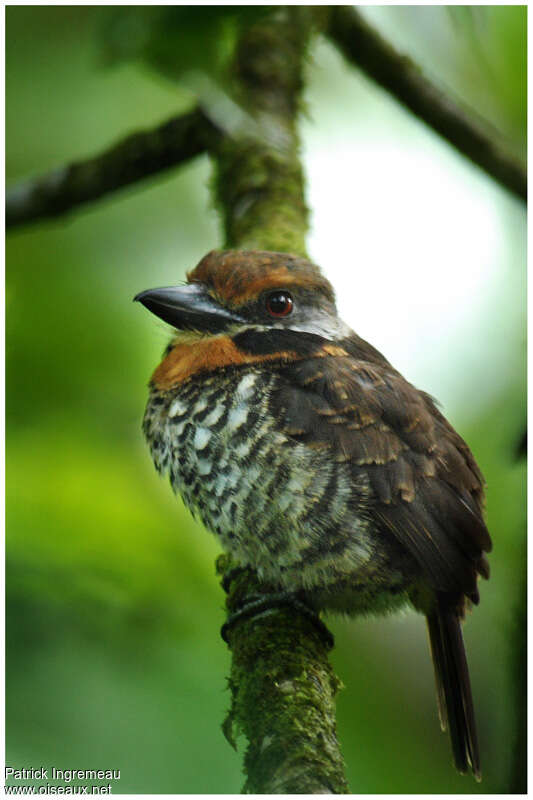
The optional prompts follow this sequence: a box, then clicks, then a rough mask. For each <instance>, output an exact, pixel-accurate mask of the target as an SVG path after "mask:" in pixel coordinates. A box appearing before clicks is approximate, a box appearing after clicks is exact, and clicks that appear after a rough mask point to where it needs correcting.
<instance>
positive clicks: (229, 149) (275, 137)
mask: <svg viewBox="0 0 533 800" xmlns="http://www.w3.org/2000/svg"><path fill="white" fill-rule="evenodd" d="M313 24H314V17H313V14H312V10H311V9H310V8H306V7H294V6H291V7H283V6H280V7H278V8H275V9H274V10H271V11H270V13H266V14H265V16H264V17H263V18H262V19H261V20H260V21H258V22H256V23H254V24H253V25H251V26H250V27H248V28H247V29H245V30H244V31H243V33H242V35H241V38H240V40H239V43H238V46H237V51H236V56H235V61H234V67H233V74H232V85H233V91H234V99H235V101H236V102H237V104H238V105H239V106H240V108H241V109H242V110H243V111H244V113H245V124H243V125H242V126H241V128H240V129H237V131H235V132H234V133H233V135H232V136H227V137H225V139H224V140H223V141H221V143H220V145H219V147H218V148H217V150H216V175H215V181H214V193H215V197H216V202H217V205H218V207H219V209H220V212H221V215H222V219H223V224H224V234H225V241H226V245H227V246H228V247H239V248H242V249H263V250H278V251H282V252H290V253H296V254H298V255H305V253H306V247H305V234H306V232H307V220H308V210H307V207H306V204H305V200H304V178H303V170H302V165H301V162H300V158H299V139H298V133H297V122H298V112H299V110H300V104H301V93H302V88H303V79H302V73H303V68H304V62H305V57H306V52H307V45H308V41H309V37H310V35H311V31H312V28H313Z"/></svg>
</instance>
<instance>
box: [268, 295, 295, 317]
mask: <svg viewBox="0 0 533 800" xmlns="http://www.w3.org/2000/svg"><path fill="white" fill-rule="evenodd" d="M293 305H294V303H293V302H292V297H291V296H290V294H289V293H288V292H284V291H279V292H271V293H270V294H269V295H268V297H267V299H266V307H267V311H268V313H269V314H270V315H271V316H272V317H286V316H287V315H288V314H290V313H291V311H292V308H293Z"/></svg>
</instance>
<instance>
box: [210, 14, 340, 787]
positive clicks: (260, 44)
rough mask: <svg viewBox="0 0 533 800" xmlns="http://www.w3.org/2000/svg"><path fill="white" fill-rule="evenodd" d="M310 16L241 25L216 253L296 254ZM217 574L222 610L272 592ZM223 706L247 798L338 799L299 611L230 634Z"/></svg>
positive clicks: (329, 674) (331, 747)
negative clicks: (236, 117) (241, 751)
mask: <svg viewBox="0 0 533 800" xmlns="http://www.w3.org/2000/svg"><path fill="white" fill-rule="evenodd" d="M320 17H321V15H320V12H317V11H316V9H313V8H310V7H301V6H300V7H294V6H291V7H270V8H266V9H265V13H264V15H263V16H262V17H261V18H260V19H259V20H257V21H255V22H254V23H253V24H252V25H250V26H248V27H247V28H245V29H243V32H242V34H241V37H240V40H239V42H238V45H237V50H236V55H235V62H234V69H233V73H232V83H233V99H234V101H235V102H236V103H237V104H238V106H239V113H242V124H240V125H237V126H235V127H234V129H233V130H232V133H231V135H229V134H228V132H227V131H226V135H225V137H224V138H223V139H222V140H220V141H219V143H218V144H217V146H216V147H215V149H214V150H213V151H212V155H213V156H214V161H215V177H214V185H213V189H214V195H215V202H216V204H217V206H218V207H219V210H220V213H221V216H222V219H223V225H224V237H225V246H226V247H231V248H238V249H262V250H275V251H281V252H290V253H295V254H298V255H306V247H305V235H306V233H307V227H308V210H307V207H306V204H305V199H304V177H303V169H302V165H301V162H300V158H299V150H300V147H299V138H298V129H297V123H298V114H299V111H300V106H301V92H302V87H303V78H302V74H303V70H304V65H305V58H306V52H307V47H308V43H309V39H310V36H311V35H312V32H313V28H314V26H315V25H316V22H317V20H319V19H320ZM217 570H218V572H219V574H220V575H221V576H222V585H223V587H224V589H225V590H226V591H227V592H228V598H227V607H228V612H229V613H230V614H231V613H232V612H234V611H235V610H236V609H238V608H241V607H242V606H243V604H245V603H246V601H247V600H250V598H255V597H257V595H260V594H261V595H262V594H265V593H268V591H269V589H270V591H275V587H266V586H265V585H264V584H261V583H260V581H259V579H258V578H257V575H256V574H255V573H254V572H253V570H251V569H235V564H234V562H232V560H231V558H230V557H229V556H221V557H220V559H219V561H218V563H217ZM228 644H229V647H230V650H231V652H232V663H231V673H230V677H229V688H230V692H231V706H230V710H229V712H228V716H227V719H226V721H225V723H224V725H223V730H224V733H225V735H226V737H227V738H228V740H229V741H230V743H231V744H233V745H235V742H236V740H238V738H239V736H244V737H245V738H246V740H247V748H246V754H245V758H244V770H245V774H246V782H245V785H244V788H243V792H245V793H250V794H252V793H256V794H341V793H347V792H348V787H347V784H346V779H345V777H344V764H343V760H342V756H341V754H340V749H339V744H338V741H337V734H336V723H335V694H336V692H337V690H338V689H339V686H340V682H339V680H338V678H337V677H336V676H335V674H334V672H333V670H332V668H331V665H330V663H329V660H328V643H327V641H326V639H325V638H324V636H323V635H321V633H320V630H319V629H318V628H317V627H316V625H315V624H314V623H313V622H312V621H311V619H310V618H309V617H308V616H306V615H305V614H304V613H302V612H301V611H298V610H297V609H296V608H294V607H291V606H286V607H281V608H280V607H277V608H273V609H270V610H268V611H266V612H263V613H262V614H261V615H260V616H256V617H254V618H252V619H241V620H239V622H238V623H237V624H236V625H235V626H233V627H231V628H230V630H229V632H228Z"/></svg>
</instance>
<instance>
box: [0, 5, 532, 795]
mask: <svg viewBox="0 0 533 800" xmlns="http://www.w3.org/2000/svg"><path fill="white" fill-rule="evenodd" d="M417 10H418V7H413V9H412V10H411V12H410V15H411V16H410V17H409V19H408V18H407V17H404V18H403V25H404V29H403V30H404V34H405V36H406V37H407V39H409V36H410V37H411V41H412V43H413V52H415V54H416V43H417V42H418V40H419V37H418V35H417V34H418V28H417V25H419V21H418V19H417V17H416V13H417ZM144 13H145V12H144V11H143V12H142V14H144ZM147 13H150V14H153V15H154V16H153V19H154V20H155V23H154V24H156V28H157V26H160V27H159V28H157V29H158V30H161V25H163V29H165V28H166V24H167V23H166V22H165V20H163V17H164V16H165V14H166V13H168V12H162V11H161V10H157V9H156V10H155V11H149V12H147ZM180 13H181V14H182V17H181V21H179V26H178V28H179V30H178V32H177V33H175V34H172V35H173V36H174V35H175V36H177V37H178V38H179V37H181V39H180V41H181V42H182V44H183V49H181V51H180V52H181V53H182V58H183V59H184V60H183V62H178V61H176V64H177V67H176V72H175V75H177V74H178V72H179V73H182V72H184V71H185V70H187V69H189V68H191V69H202V68H203V67H204V63H205V62H207V60H209V58H210V57H211V56H210V55H209V54H210V53H212V46H213V47H214V48H215V49H217V47H218V45H219V44H220V41H221V40H220V39H219V37H222V38H224V37H225V38H224V42H223V47H222V48H221V53H222V55H221V56H220V57H221V58H222V59H224V58H226V57H227V42H228V41H231V35H233V34H232V33H231V30H230V29H232V26H233V27H234V26H235V19H238V16H237V15H236V12H235V10H233V11H231V14H230V15H229V16H228V14H227V13H226V11H224V10H222V11H220V13H218V12H217V13H215V12H213V11H212V10H211V11H209V12H207V11H205V10H204V9H201V10H200V9H192V8H191V9H189V10H184V11H182V12H180ZM395 13H397V12H395ZM443 13H444V10H443ZM139 14H141V12H139V11H137V10H136V9H133V10H132V9H127V10H126V11H125V15H126V16H124V18H123V19H122V20H121V12H120V10H117V9H116V8H115V9H107V8H105V7H89V6H76V7H75V6H63V7H61V6H58V7H53V6H50V7H37V6H33V7H9V8H8V9H7V52H6V76H7V85H6V93H7V96H6V135H7V160H6V172H7V177H8V180H11V181H13V180H15V179H16V178H18V177H23V176H25V175H27V174H31V173H34V172H38V171H39V172H40V171H43V170H45V169H47V168H49V167H52V166H54V165H56V164H61V163H63V162H65V161H68V160H69V159H71V158H73V157H81V156H84V155H88V154H90V153H93V152H97V151H98V150H99V149H101V148H102V147H105V146H106V145H107V144H108V143H110V142H111V141H113V140H115V139H116V138H118V137H119V136H121V135H124V134H125V133H127V132H130V131H132V130H135V129H136V128H138V127H143V128H147V127H149V126H150V125H151V124H156V123H157V122H159V121H161V120H162V119H165V118H166V117H168V116H170V115H171V114H174V113H176V112H178V111H180V110H183V109H184V108H186V107H187V106H188V104H190V103H191V101H192V97H191V93H190V91H189V90H188V89H186V88H184V87H183V86H182V85H180V84H179V83H178V84H174V83H172V82H170V81H163V80H162V79H161V78H159V77H156V76H155V75H154V74H153V73H151V72H150V71H148V70H147V69H146V68H144V67H143V66H142V65H140V64H139V63H130V62H129V61H128V60H124V59H123V54H120V55H119V58H118V62H119V63H118V64H117V65H116V66H115V67H113V68H109V67H104V65H103V58H102V53H103V46H102V30H105V29H106V26H109V30H108V33H109V36H110V41H113V42H115V44H116V42H117V41H119V43H120V42H121V41H122V42H123V41H124V38H126V39H127V38H128V37H130V39H131V41H130V42H129V45H131V48H130V50H129V52H128V53H127V54H126V55H127V56H128V58H129V56H132V55H135V57H137V55H138V51H136V53H133V50H135V48H141V49H142V48H144V47H145V46H148V45H147V42H149V41H152V40H151V39H150V37H151V36H152V35H153V31H152V32H150V31H149V32H148V33H147V31H146V29H145V22H144V21H143V22H142V24H140V25H139V22H138V21H139V19H141V20H143V17H142V14H141V16H139ZM206 14H207V22H206V16H205V15H206ZM117 15H118V16H117ZM128 15H129V16H128ZM162 15H163V16H162ZM128 19H130V22H128ZM132 19H133V20H135V19H137V22H135V23H133V22H131V20H132ZM176 19H177V17H176ZM435 19H436V18H434V22H435ZM484 20H485V21H484V22H483V26H484V27H482V29H481V31H477V29H475V28H474V32H472V34H471V35H472V36H474V35H475V36H477V37H479V38H480V39H482V40H483V43H484V50H483V52H484V58H485V59H487V60H488V63H489V64H490V65H491V70H492V71H493V74H494V75H498V76H499V79H500V80H501V81H503V83H505V86H506V87H507V88H506V92H505V100H504V101H502V100H501V97H502V93H501V91H500V88H501V87H500V84H499V83H497V82H494V83H493V84H492V94H491V91H489V89H490V84H491V81H490V80H488V81H487V84H486V85H485V86H484V88H483V91H482V92H481V90H480V96H482V97H483V105H484V110H485V111H486V109H487V108H489V106H490V114H491V116H492V118H495V119H497V121H498V123H499V125H500V127H501V128H502V129H504V130H505V131H506V132H507V133H508V135H509V136H511V135H514V138H515V140H516V141H520V139H521V135H522V133H523V128H522V127H521V126H523V124H524V119H525V118H524V108H525V106H524V91H523V89H524V87H523V85H522V81H523V80H525V79H524V75H525V72H524V69H523V64H524V62H523V58H524V57H525V56H524V52H525V48H524V43H525V12H523V11H522V10H520V9H518V10H517V9H513V8H511V7H509V8H505V9H504V8H503V7H500V8H498V7H490V8H487V9H486V13H485V16H484ZM441 21H442V19H441ZM163 23H164V24H163ZM204 23H205V25H204ZM428 24H429V23H428V21H427V17H425V25H426V30H427V29H428ZM454 24H455V23H451V31H452V34H453V36H455V39H456V40H457V49H456V52H455V54H454V52H451V53H450V52H447V60H448V68H449V66H450V64H453V65H454V70H451V69H448V77H450V76H451V75H452V73H453V74H454V76H455V77H454V78H453V80H455V85H454V86H455V88H456V89H457V91H458V92H459V91H461V90H463V92H464V94H468V93H469V92H470V93H472V87H473V86H474V87H475V85H476V81H477V84H478V86H480V85H481V84H480V80H479V75H478V77H477V78H476V79H474V77H473V75H474V71H473V68H472V65H471V64H470V62H469V64H470V66H468V68H466V67H464V63H463V67H464V68H463V69H461V64H462V61H461V53H463V50H462V47H463V44H462V42H461V39H462V38H463V37H464V35H465V34H464V29H462V30H461V32H460V33H457V32H455V33H453V25H454ZM461 24H462V23H461ZM120 25H122V26H123V28H122V33H121V32H120ZM128 25H131V26H133V27H135V25H137V28H136V30H137V33H135V31H134V33H135V36H137V39H136V38H135V36H134V35H133V34H131V31H130V34H128V33H127V30H128V27H127V26H128ZM117 26H118V28H117ZM124 26H125V27H124ZM117 30H119V33H117ZM124 30H126V34H124ZM221 31H223V33H221ZM228 31H229V33H228ZM409 31H410V33H409ZM431 31H432V36H433V37H436V38H438V36H439V33H438V30H435V29H434V28H433V29H431ZM148 34H149V35H148ZM448 34H449V31H448ZM452 34H449V35H452ZM453 36H452V39H453ZM204 37H207V38H204ZM156 38H157V39H158V40H160V39H161V38H162V37H161V36H160V35H159V34H158V35H157V37H156ZM173 41H174V40H172V39H171V38H169V40H168V42H166V43H165V44H164V47H163V48H162V49H161V51H160V52H159V51H158V54H157V57H154V58H151V57H150V58H149V59H148V60H149V61H151V62H154V63H156V62H157V63H158V64H161V63H163V62H164V64H165V66H164V68H163V71H164V72H165V74H169V70H168V69H167V67H168V63H169V59H170V61H172V58H173V54H174V53H175V47H174V44H173ZM454 41H455V40H454ZM170 44H172V47H170V49H169V46H168V45H170ZM149 49H150V50H151V52H152V53H153V52H154V45H153V43H152V44H150V45H149ZM156 49H157V48H156ZM455 55H457V58H456V60H455V61H454V56H455ZM124 57H125V56H124ZM143 57H144V56H143ZM217 58H218V56H217ZM471 58H474V56H472V54H471ZM204 60H205V62H204ZM445 69H446V67H445V66H443V70H444V71H445ZM328 70H329V71H327V72H326V73H324V71H323V70H322V71H321V70H320V68H319V69H318V70H314V68H312V69H311V70H310V89H309V92H308V100H309V103H310V105H311V104H312V98H313V91H314V89H313V86H314V82H317V83H318V84H319V85H320V86H321V87H322V89H323V88H324V85H326V86H329V92H330V93H331V94H332V96H333V97H334V98H335V91H336V89H335V81H336V75H335V73H334V70H333V68H332V67H331V66H328ZM478 72H480V74H483V70H481V71H478ZM481 82H482V81H481ZM491 97H492V100H491V99H490V98H491ZM338 102H339V104H341V105H342V103H343V100H342V98H339V99H338ZM343 113H345V110H344V112H343ZM315 117H316V119H317V120H319V119H320V115H319V113H318V111H317V112H316V115H315ZM317 124H318V123H317ZM324 135H326V133H325V134H324ZM208 177H209V166H208V163H207V160H206V159H199V160H197V161H196V162H195V163H193V164H191V165H189V166H187V167H186V168H185V169H182V170H181V171H180V172H179V174H171V173H169V174H168V175H164V176H162V177H160V178H158V179H157V180H156V181H150V182H147V183H146V184H144V185H140V186H136V187H133V188H132V189H129V190H127V191H125V192H122V193H121V194H120V195H119V196H117V197H115V198H111V199H108V200H105V201H103V202H101V203H98V204H96V205H95V206H93V207H91V208H89V209H88V210H86V211H84V212H81V213H78V214H76V216H75V217H74V218H72V219H67V220H65V221H60V222H56V223H53V224H42V225H36V226H34V227H32V228H28V229H27V230H24V231H20V232H16V233H14V234H12V235H10V236H9V237H8V241H7V272H6V290H7V321H6V337H7V338H6V341H7V345H6V358H7V398H6V412H7V571H6V579H7V633H6V636H7V666H6V677H7V693H6V703H7V764H8V765H12V766H16V767H21V766H26V767H29V766H40V765H44V766H55V767H58V768H77V769H81V768H83V769H109V768H112V769H120V770H121V772H122V778H121V781H120V783H119V785H118V786H115V787H114V790H115V791H120V792H132V793H153V792H158V793H163V792H165V793H172V792H180V793H188V792H190V793H200V792H206V793H215V792H224V793H226V792H237V791H239V788H240V785H241V775H240V771H241V755H239V754H236V753H235V752H234V751H233V750H232V749H231V748H230V747H229V745H228V744H227V742H226V741H225V740H224V738H223V735H222V733H221V730H220V725H221V723H222V721H223V718H224V714H225V710H226V708H227V705H228V695H227V693H226V691H225V676H226V675H227V672H228V663H229V659H228V654H227V652H226V648H225V646H224V644H223V643H222V641H221V640H220V638H219V635H218V629H219V627H220V624H221V623H222V621H223V610H222V606H223V595H222V592H221V590H220V589H219V587H218V586H217V582H216V578H215V574H214V566H213V561H214V557H215V555H216V554H217V553H218V552H219V548H218V545H217V544H216V542H215V541H214V540H213V538H212V537H211V536H210V535H207V534H206V533H205V532H204V531H203V530H201V528H200V526H198V525H197V524H195V523H194V521H193V520H192V518H191V517H190V515H189V514H188V513H187V512H186V511H185V509H184V508H183V506H182V504H181V502H179V501H176V500H175V499H174V498H173V497H172V495H171V492H170V489H169V487H168V486H167V485H166V484H165V483H164V482H162V481H160V480H159V479H158V478H157V476H156V475H155V472H154V470H153V468H152V465H151V463H150V460H149V456H148V454H147V452H146V448H145V446H144V443H143V442H142V438H141V433H140V423H141V418H142V413H143V407H144V403H145V399H146V388H145V387H146V382H147V379H148V376H149V373H150V370H151V369H153V367H154V366H155V365H156V363H157V361H158V358H159V355H160V352H161V351H162V349H163V347H164V345H165V344H166V340H167V332H166V330H165V327H164V326H163V325H158V323H156V322H154V320H153V319H150V318H149V316H148V315H146V314H143V313H141V312H140V309H139V308H137V307H134V306H133V305H132V303H131V299H132V297H133V295H134V294H135V293H136V292H137V291H139V290H141V289H143V288H147V287H149V286H152V285H165V284H170V283H175V282H177V281H179V280H181V279H182V278H183V276H184V272H185V270H186V269H187V268H190V266H191V265H193V264H195V263H196V261H198V260H199V258H200V257H201V256H202V255H203V254H204V253H205V252H207V251H208V250H209V249H211V248H212V247H216V246H219V245H220V244H221V241H220V236H219V232H218V231H219V229H218V224H217V219H216V217H215V214H214V212H213V210H212V203H211V200H210V197H209V193H208V190H207V182H208ZM520 235H522V234H521V228H517V230H516V231H515V230H513V229H512V222H510V224H509V237H510V240H511V241H512V237H513V236H520ZM505 313H507V314H511V315H512V314H515V310H514V309H512V308H507V309H505ZM522 325H523V320H522V319H521V318H519V317H517V318H516V326H519V327H520V326H522ZM479 346H480V347H482V346H483V343H482V342H480V344H479ZM517 363H518V367H517V369H516V370H515V372H514V373H513V374H512V375H511V376H510V377H507V379H506V382H505V383H504V384H502V386H501V387H500V391H499V394H498V397H497V400H496V401H495V402H494V404H493V405H492V407H491V408H490V409H488V410H487V411H486V412H484V413H483V415H481V416H480V417H479V418H478V419H477V420H476V421H475V424H473V425H471V426H470V430H462V433H463V434H464V435H465V436H466V438H467V440H468V441H469V443H470V444H471V446H472V449H473V450H474V452H475V453H476V456H477V457H478V459H479V461H480V463H481V464H482V466H483V470H484V472H485V474H486V477H487V479H488V483H489V486H490V495H489V527H490V528H491V531H492V532H493V535H494V539H495V542H496V548H495V552H494V556H493V558H492V559H491V564H492V571H493V577H492V578H491V583H490V585H489V586H488V587H485V586H484V587H482V588H483V593H482V597H483V602H482V604H481V606H480V608H479V609H478V610H476V613H475V616H474V618H473V620H474V621H473V623H470V622H469V624H467V627H466V636H467V640H468V649H469V653H470V662H471V670H472V673H473V676H474V692H475V696H476V701H477V702H476V705H477V708H478V716H479V726H480V732H481V744H482V750H483V756H484V775H485V778H484V782H483V783H482V784H481V786H479V787H478V786H477V785H474V784H473V782H472V781H470V780H469V779H466V778H462V777H460V776H458V775H456V774H455V773H454V772H453V769H452V767H451V757H450V753H449V748H448V744H447V742H446V741H445V739H444V737H443V736H442V735H441V733H440V731H439V727H438V724H437V718H436V711H435V704H434V690H433V683H432V681H433V677H432V674H431V669H430V664H429V656H428V653H427V645H426V641H425V638H424V634H423V630H422V628H423V623H422V620H421V619H420V618H418V617H415V616H414V615H413V614H406V615H405V616H404V617H403V618H398V617H394V618H390V619H383V620H361V621H358V622H353V621H352V622H349V621H335V622H334V623H333V628H334V630H335V633H336V637H337V643H338V646H337V648H336V650H335V652H334V655H333V658H334V662H335V666H336V669H337V671H338V674H339V675H340V677H341V678H342V680H343V682H344V683H345V685H346V688H345V690H344V691H343V692H342V693H341V695H340V697H339V703H338V719H339V734H340V738H341V742H342V745H343V750H344V753H345V755H346V760H347V768H348V778H349V781H350V785H351V786H352V789H353V790H354V791H357V792H450V793H454V792H467V793H471V792H474V791H483V792H505V791H508V790H509V786H511V783H512V781H514V784H513V785H518V784H517V781H518V783H519V780H518V778H517V775H516V769H515V763H514V752H515V750H516V747H517V743H516V740H515V731H516V713H517V708H518V707H519V705H520V703H521V702H525V698H521V697H520V695H519V694H518V693H517V692H516V691H514V687H515V685H516V676H517V669H518V666H519V663H518V662H517V657H518V656H517V653H519V652H520V646H521V641H522V637H523V635H524V633H523V629H522V628H521V627H520V625H519V624H518V623H516V619H517V613H518V612H519V611H520V603H521V602H523V582H524V581H525V470H524V465H523V464H522V463H520V462H518V461H517V460H516V458H515V446H516V444H517V442H518V441H519V438H520V435H521V431H522V426H523V424H524V421H525V400H524V386H525V379H524V369H523V364H520V363H519V362H517ZM517 665H518V666H517ZM513 770H514V777H513Z"/></svg>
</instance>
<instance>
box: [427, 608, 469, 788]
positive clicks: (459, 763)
mask: <svg viewBox="0 0 533 800" xmlns="http://www.w3.org/2000/svg"><path fill="white" fill-rule="evenodd" d="M427 623H428V631H429V641H430V644H431V653H432V656H433V665H434V667H435V681H436V684H437V702H438V706H439V717H440V722H441V727H442V729H443V730H446V728H449V730H450V737H451V740H452V750H453V758H454V761H455V766H456V767H457V769H458V770H459V772H462V773H466V772H467V771H468V765H469V764H470V766H471V768H472V772H473V773H474V776H475V778H476V779H477V780H481V770H480V763H479V747H478V741H477V733H476V721H475V718H474V705H473V702H472V689H471V688H470V676H469V674H468V664H467V663H466V654H465V647H464V643H463V635H462V632H461V622H460V620H459V616H458V614H457V612H456V610H455V609H454V607H453V606H452V607H446V605H445V603H444V602H441V601H440V599H439V600H438V601H437V607H436V608H435V610H433V611H432V612H431V613H430V614H428V615H427Z"/></svg>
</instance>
